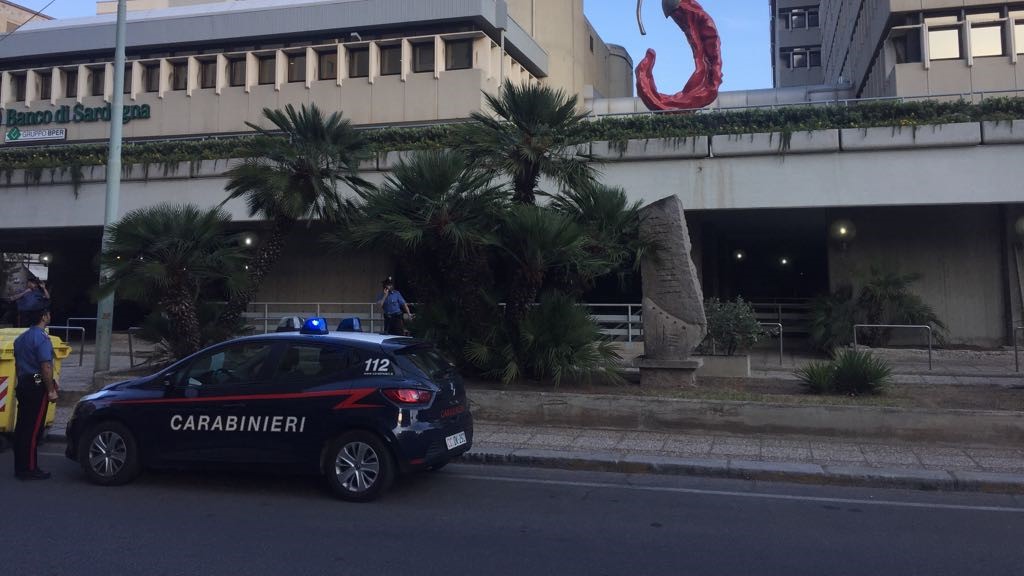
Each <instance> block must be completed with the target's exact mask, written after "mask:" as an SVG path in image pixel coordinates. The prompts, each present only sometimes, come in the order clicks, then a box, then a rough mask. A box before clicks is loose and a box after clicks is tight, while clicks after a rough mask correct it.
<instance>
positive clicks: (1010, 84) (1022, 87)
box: [769, 0, 1024, 98]
mask: <svg viewBox="0 0 1024 576" xmlns="http://www.w3.org/2000/svg"><path fill="white" fill-rule="evenodd" d="M769 5H770V6H771V18H772V23H771V29H772V68H773V71H774V81H775V86H776V87H777V88H783V87H787V86H797V85H801V84H821V83H825V84H830V85H846V86H849V87H850V90H851V93H852V95H853V96H854V97H857V98H876V97H893V96H898V97H915V96H932V97H951V98H959V96H960V95H961V94H977V95H980V94H985V95H986V96H999V95H1002V96H1016V95H1019V94H1020V92H1024V72H1021V71H1020V70H1018V69H1017V68H1018V67H1019V66H1018V63H1019V60H1020V55H1021V54H1024V4H1022V3H1020V2H1007V1H998V0H963V1H962V2H961V1H957V2H951V1H949V0H917V1H914V2H905V1H902V0H769Z"/></svg>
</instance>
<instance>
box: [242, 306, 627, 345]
mask: <svg viewBox="0 0 1024 576" xmlns="http://www.w3.org/2000/svg"><path fill="white" fill-rule="evenodd" d="M416 305H417V304H416V303H415V302H410V303H409V306H411V307H415V306H416ZM501 305H503V304H501ZM580 306H584V307H586V308H588V309H589V310H590V311H591V312H593V311H596V310H601V309H608V308H620V309H621V308H624V309H625V310H626V314H625V323H626V339H627V341H628V342H634V341H637V340H639V339H640V337H642V336H643V322H642V321H639V322H635V321H634V318H635V317H637V316H638V315H639V314H640V312H641V311H642V310H643V304H638V303H633V304H628V303H621V304H617V303H602V304H588V303H580ZM338 307H344V308H350V309H358V308H364V307H365V308H366V309H368V310H369V312H368V313H366V312H352V313H351V314H360V315H362V314H365V316H366V319H367V321H368V322H369V325H370V332H375V331H376V325H377V322H378V320H382V317H381V315H380V313H379V311H378V310H379V308H378V307H377V305H376V303H373V302H252V303H250V304H249V309H248V310H247V311H246V313H245V314H247V315H248V316H245V315H243V317H244V318H245V319H246V323H247V324H249V325H255V326H257V330H258V329H259V328H258V326H259V325H260V324H262V325H263V332H264V334H266V333H269V332H270V329H271V327H272V326H271V323H274V324H276V323H277V321H278V320H280V318H281V317H284V316H289V315H294V316H303V315H312V314H315V315H316V316H322V315H323V310H324V309H325V308H338ZM275 308H278V310H275ZM280 308H286V309H288V310H286V311H283V310H280ZM295 310H299V311H298V312H296V311H295ZM346 314H350V313H346ZM592 315H593V314H592ZM621 324H622V323H621V322H618V326H619V328H618V329H621Z"/></svg>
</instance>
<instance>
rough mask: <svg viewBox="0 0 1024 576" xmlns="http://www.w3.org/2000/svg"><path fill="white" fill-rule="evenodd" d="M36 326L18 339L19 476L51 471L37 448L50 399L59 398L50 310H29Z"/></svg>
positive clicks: (16, 429) (16, 462) (35, 477)
mask: <svg viewBox="0 0 1024 576" xmlns="http://www.w3.org/2000/svg"><path fill="white" fill-rule="evenodd" d="M28 316H29V318H30V321H31V322H32V327H31V328H29V329H28V330H26V331H25V332H23V333H22V334H21V336H18V338H17V339H15V340H14V369H15V372H16V373H17V384H16V385H15V388H14V393H15V396H16V397H17V399H18V419H17V424H15V426H14V475H15V476H16V477H17V478H18V479H19V480H46V479H47V478H49V477H50V473H49V472H43V471H42V470H41V469H40V468H39V459H38V454H37V450H38V447H39V438H40V436H41V435H42V433H43V425H44V424H45V422H46V410H47V408H48V407H49V403H50V402H56V401H57V381H56V380H55V379H54V373H53V344H52V343H50V336H49V335H48V334H47V333H46V327H47V326H48V325H49V324H50V311H49V310H47V309H43V310H34V311H31V312H29V313H28Z"/></svg>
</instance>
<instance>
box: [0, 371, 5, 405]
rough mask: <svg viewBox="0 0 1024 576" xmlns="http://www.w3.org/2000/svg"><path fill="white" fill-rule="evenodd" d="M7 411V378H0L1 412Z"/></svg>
mask: <svg viewBox="0 0 1024 576" xmlns="http://www.w3.org/2000/svg"><path fill="white" fill-rule="evenodd" d="M4 410H7V376H0V412H3V411H4Z"/></svg>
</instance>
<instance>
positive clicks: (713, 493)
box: [453, 474, 1024, 514]
mask: <svg viewBox="0 0 1024 576" xmlns="http://www.w3.org/2000/svg"><path fill="white" fill-rule="evenodd" d="M453 476H454V477H457V478H464V479H466V480H482V481H485V482H508V483H512V484H517V483H518V484H540V485H547V486H568V487H573V488H609V489H616V490H622V489H627V490H638V491H644V492H667V493H673V494H697V495H701V496H723V497H727V498H755V499H761V500H783V501H790V502H816V503H823V504H855V505H863V506H890V507H898V508H921V509H926V510H961V511H967V512H1006V513H1010V514H1024V508H1011V507H1005V506H967V505H959V504H927V503H922V502H899V501H895V500H858V499H856V498H824V497H818V496H794V495H789V494H758V493H754V492H732V491H728V490H701V489H697V488H673V487H667V486H637V485H635V484H612V483H608V482H573V481H569V480H541V479H537V478H511V477H505V476H479V475H474V474H457V475H455V474H453Z"/></svg>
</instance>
